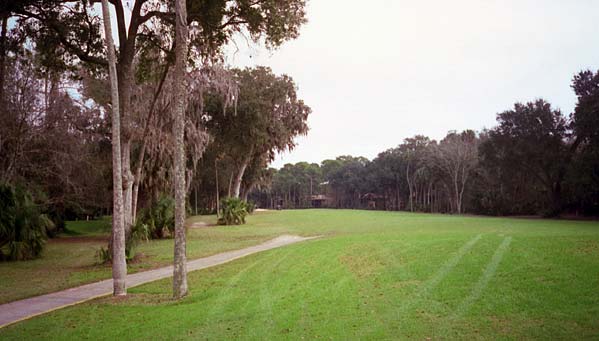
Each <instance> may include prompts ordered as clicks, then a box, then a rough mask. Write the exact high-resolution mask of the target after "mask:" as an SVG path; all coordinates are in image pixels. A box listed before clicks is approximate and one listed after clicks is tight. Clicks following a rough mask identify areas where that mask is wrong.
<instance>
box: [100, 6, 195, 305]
mask: <svg viewBox="0 0 599 341" xmlns="http://www.w3.org/2000/svg"><path fill="white" fill-rule="evenodd" d="M104 1H106V0H104ZM175 21H176V49H175V58H176V61H175V71H174V72H175V74H174V82H175V84H174V89H173V90H174V93H173V97H174V99H175V105H174V107H173V108H174V119H175V122H174V125H173V135H174V136H175V153H174V166H175V167H174V168H175V169H174V185H175V258H174V265H173V296H174V297H175V298H181V297H183V296H185V295H187V257H186V254H185V252H186V248H185V239H186V238H185V198H186V192H187V191H186V189H185V146H184V138H185V137H184V135H185V126H184V125H185V65H186V62H185V61H186V60H187V39H188V37H187V35H188V33H187V8H186V4H185V0H175Z"/></svg>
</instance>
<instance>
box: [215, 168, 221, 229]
mask: <svg viewBox="0 0 599 341" xmlns="http://www.w3.org/2000/svg"><path fill="white" fill-rule="evenodd" d="M214 178H215V179H216V181H215V183H216V218H218V214H219V210H220V197H219V196H220V194H219V188H218V158H215V159H214Z"/></svg>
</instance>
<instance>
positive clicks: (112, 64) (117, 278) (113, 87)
mask: <svg viewBox="0 0 599 341" xmlns="http://www.w3.org/2000/svg"><path fill="white" fill-rule="evenodd" d="M102 15H103V18H104V31H105V35H106V37H105V39H106V47H107V50H108V71H109V75H110V94H111V100H112V190H113V196H112V198H113V199H112V200H113V210H112V281H113V293H114V295H115V296H117V295H118V296H121V295H126V294H127V287H126V283H125V278H126V276H127V262H126V260H125V227H124V216H123V184H122V178H121V175H122V173H121V171H122V170H121V131H120V112H119V111H120V107H119V90H118V81H117V74H116V56H115V51H114V43H113V41H112V27H111V24H110V11H109V9H108V0H102Z"/></svg>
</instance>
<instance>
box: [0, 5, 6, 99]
mask: <svg viewBox="0 0 599 341" xmlns="http://www.w3.org/2000/svg"><path fill="white" fill-rule="evenodd" d="M7 30H8V13H2V34H1V35H0V108H2V110H4V78H5V77H6V71H5V70H6V35H7Z"/></svg>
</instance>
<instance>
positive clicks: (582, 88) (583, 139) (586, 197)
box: [567, 70, 599, 215]
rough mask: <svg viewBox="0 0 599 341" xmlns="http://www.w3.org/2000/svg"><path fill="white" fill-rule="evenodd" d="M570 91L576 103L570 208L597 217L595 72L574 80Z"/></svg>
mask: <svg viewBox="0 0 599 341" xmlns="http://www.w3.org/2000/svg"><path fill="white" fill-rule="evenodd" d="M572 88H573V89H574V92H575V93H576V96H577V98H578V102H577V104H576V108H575V110H574V113H573V114H572V115H571V116H570V119H571V128H572V133H573V135H574V136H573V142H572V145H571V148H570V149H571V153H572V154H573V165H572V171H571V172H570V174H569V179H568V181H567V182H568V183H569V184H570V186H572V188H573V196H574V198H573V200H574V207H575V208H576V209H582V210H583V212H584V213H585V214H590V215H597V214H599V71H598V72H596V73H593V72H591V71H589V70H586V71H582V72H580V73H578V74H577V75H575V76H574V79H573V81H572Z"/></svg>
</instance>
